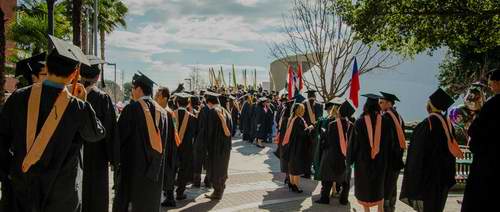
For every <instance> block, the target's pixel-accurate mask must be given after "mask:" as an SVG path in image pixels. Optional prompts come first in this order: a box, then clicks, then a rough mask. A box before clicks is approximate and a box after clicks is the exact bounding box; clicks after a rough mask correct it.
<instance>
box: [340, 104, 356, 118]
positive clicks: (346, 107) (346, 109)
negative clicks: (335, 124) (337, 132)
mask: <svg viewBox="0 0 500 212" xmlns="http://www.w3.org/2000/svg"><path fill="white" fill-rule="evenodd" d="M355 112H356V108H355V107H354V105H352V103H351V102H350V101H349V100H346V101H344V103H342V105H340V108H339V113H340V116H342V117H351V116H352V115H353V114H354V113H355Z"/></svg>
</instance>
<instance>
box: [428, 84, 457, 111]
mask: <svg viewBox="0 0 500 212" xmlns="http://www.w3.org/2000/svg"><path fill="white" fill-rule="evenodd" d="M429 99H430V100H431V103H432V105H434V107H436V108H437V109H439V110H442V111H446V110H448V108H450V106H451V105H453V103H455V100H453V98H452V97H451V96H450V95H449V94H448V93H446V91H444V90H443V89H441V88H438V89H437V90H436V91H435V92H434V93H433V94H432V95H431V96H429Z"/></svg>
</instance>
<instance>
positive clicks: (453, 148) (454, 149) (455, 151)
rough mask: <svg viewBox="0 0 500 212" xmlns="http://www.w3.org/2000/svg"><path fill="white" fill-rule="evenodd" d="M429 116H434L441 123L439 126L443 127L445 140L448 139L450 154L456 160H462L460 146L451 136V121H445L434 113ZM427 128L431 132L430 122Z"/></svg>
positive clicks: (462, 154) (462, 155)
mask: <svg viewBox="0 0 500 212" xmlns="http://www.w3.org/2000/svg"><path fill="white" fill-rule="evenodd" d="M430 116H436V117H437V118H438V119H439V121H441V124H442V125H443V129H444V133H445V134H446V138H447V139H448V150H449V151H450V153H451V154H452V155H453V156H454V157H456V158H464V153H463V152H462V150H461V149H460V146H458V143H457V141H456V140H455V136H453V134H452V132H453V131H452V126H451V121H450V119H449V118H448V119H447V120H446V121H445V120H444V119H443V117H441V116H440V115H438V114H436V113H431V114H430ZM429 126H430V129H431V130H432V125H431V122H430V121H429Z"/></svg>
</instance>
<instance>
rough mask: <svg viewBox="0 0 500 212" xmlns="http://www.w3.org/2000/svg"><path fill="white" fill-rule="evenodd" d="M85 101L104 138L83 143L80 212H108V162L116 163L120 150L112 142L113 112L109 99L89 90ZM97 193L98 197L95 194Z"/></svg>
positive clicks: (113, 130)
mask: <svg viewBox="0 0 500 212" xmlns="http://www.w3.org/2000/svg"><path fill="white" fill-rule="evenodd" d="M87 101H88V102H89V103H90V104H91V105H92V107H93V108H94V110H95V112H96V115H97V117H98V118H99V120H101V122H102V124H103V125H104V128H105V129H106V132H107V133H106V138H105V139H103V140H101V141H99V142H97V143H85V144H84V148H83V179H82V211H84V212H86V211H88V212H93V211H103V212H104V211H108V208H109V201H108V199H109V171H108V162H109V163H111V164H116V162H118V155H117V154H118V151H119V149H120V147H119V146H117V144H119V143H118V142H117V141H115V139H116V136H115V135H116V133H115V130H117V129H116V121H117V120H116V113H115V109H114V106H113V102H112V101H111V98H110V97H109V96H108V95H107V94H106V93H104V92H103V91H101V90H99V89H98V88H96V87H95V88H92V89H91V90H90V91H89V92H88V94H87ZM96 194H99V195H96Z"/></svg>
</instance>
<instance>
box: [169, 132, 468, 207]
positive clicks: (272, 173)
mask: <svg viewBox="0 0 500 212" xmlns="http://www.w3.org/2000/svg"><path fill="white" fill-rule="evenodd" d="M267 146H268V147H266V148H265V149H260V148H257V147H255V146H254V145H252V144H249V143H247V142H243V141H241V139H234V140H233V150H232V152H231V160H230V164H229V179H228V181H227V184H226V191H225V194H224V198H223V199H222V200H221V201H209V200H208V199H206V198H204V194H205V193H208V192H210V190H206V189H204V188H201V189H188V191H187V195H188V199H187V200H184V201H178V202H177V208H169V209H168V210H167V209H165V211H209V210H211V211H224V212H226V211H227V212H229V211H363V209H362V208H361V207H360V206H359V204H357V203H356V200H355V198H354V194H353V191H354V189H352V188H351V194H350V196H349V200H350V202H351V204H350V205H348V206H342V205H340V204H339V203H338V199H336V198H332V200H331V201H330V205H319V204H313V201H314V200H316V199H318V198H319V192H320V188H321V186H320V184H319V182H317V181H313V180H304V179H302V181H301V188H302V189H303V190H304V193H302V194H296V193H292V192H289V191H288V189H287V188H286V187H285V186H284V184H283V180H284V175H283V174H282V173H279V160H278V159H277V158H276V157H275V156H274V155H273V154H272V152H273V151H274V150H273V147H274V145H272V144H268V145H267ZM401 178H402V177H400V179H401ZM400 183H401V182H400ZM461 199H462V195H461V194H450V195H449V197H448V201H447V205H446V210H445V211H450V212H451V211H459V209H460V205H459V204H458V203H457V201H458V200H461ZM373 211H375V208H374V209H373ZM397 211H413V210H412V209H411V208H409V207H408V206H406V205H404V204H403V203H401V202H398V203H397Z"/></svg>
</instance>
